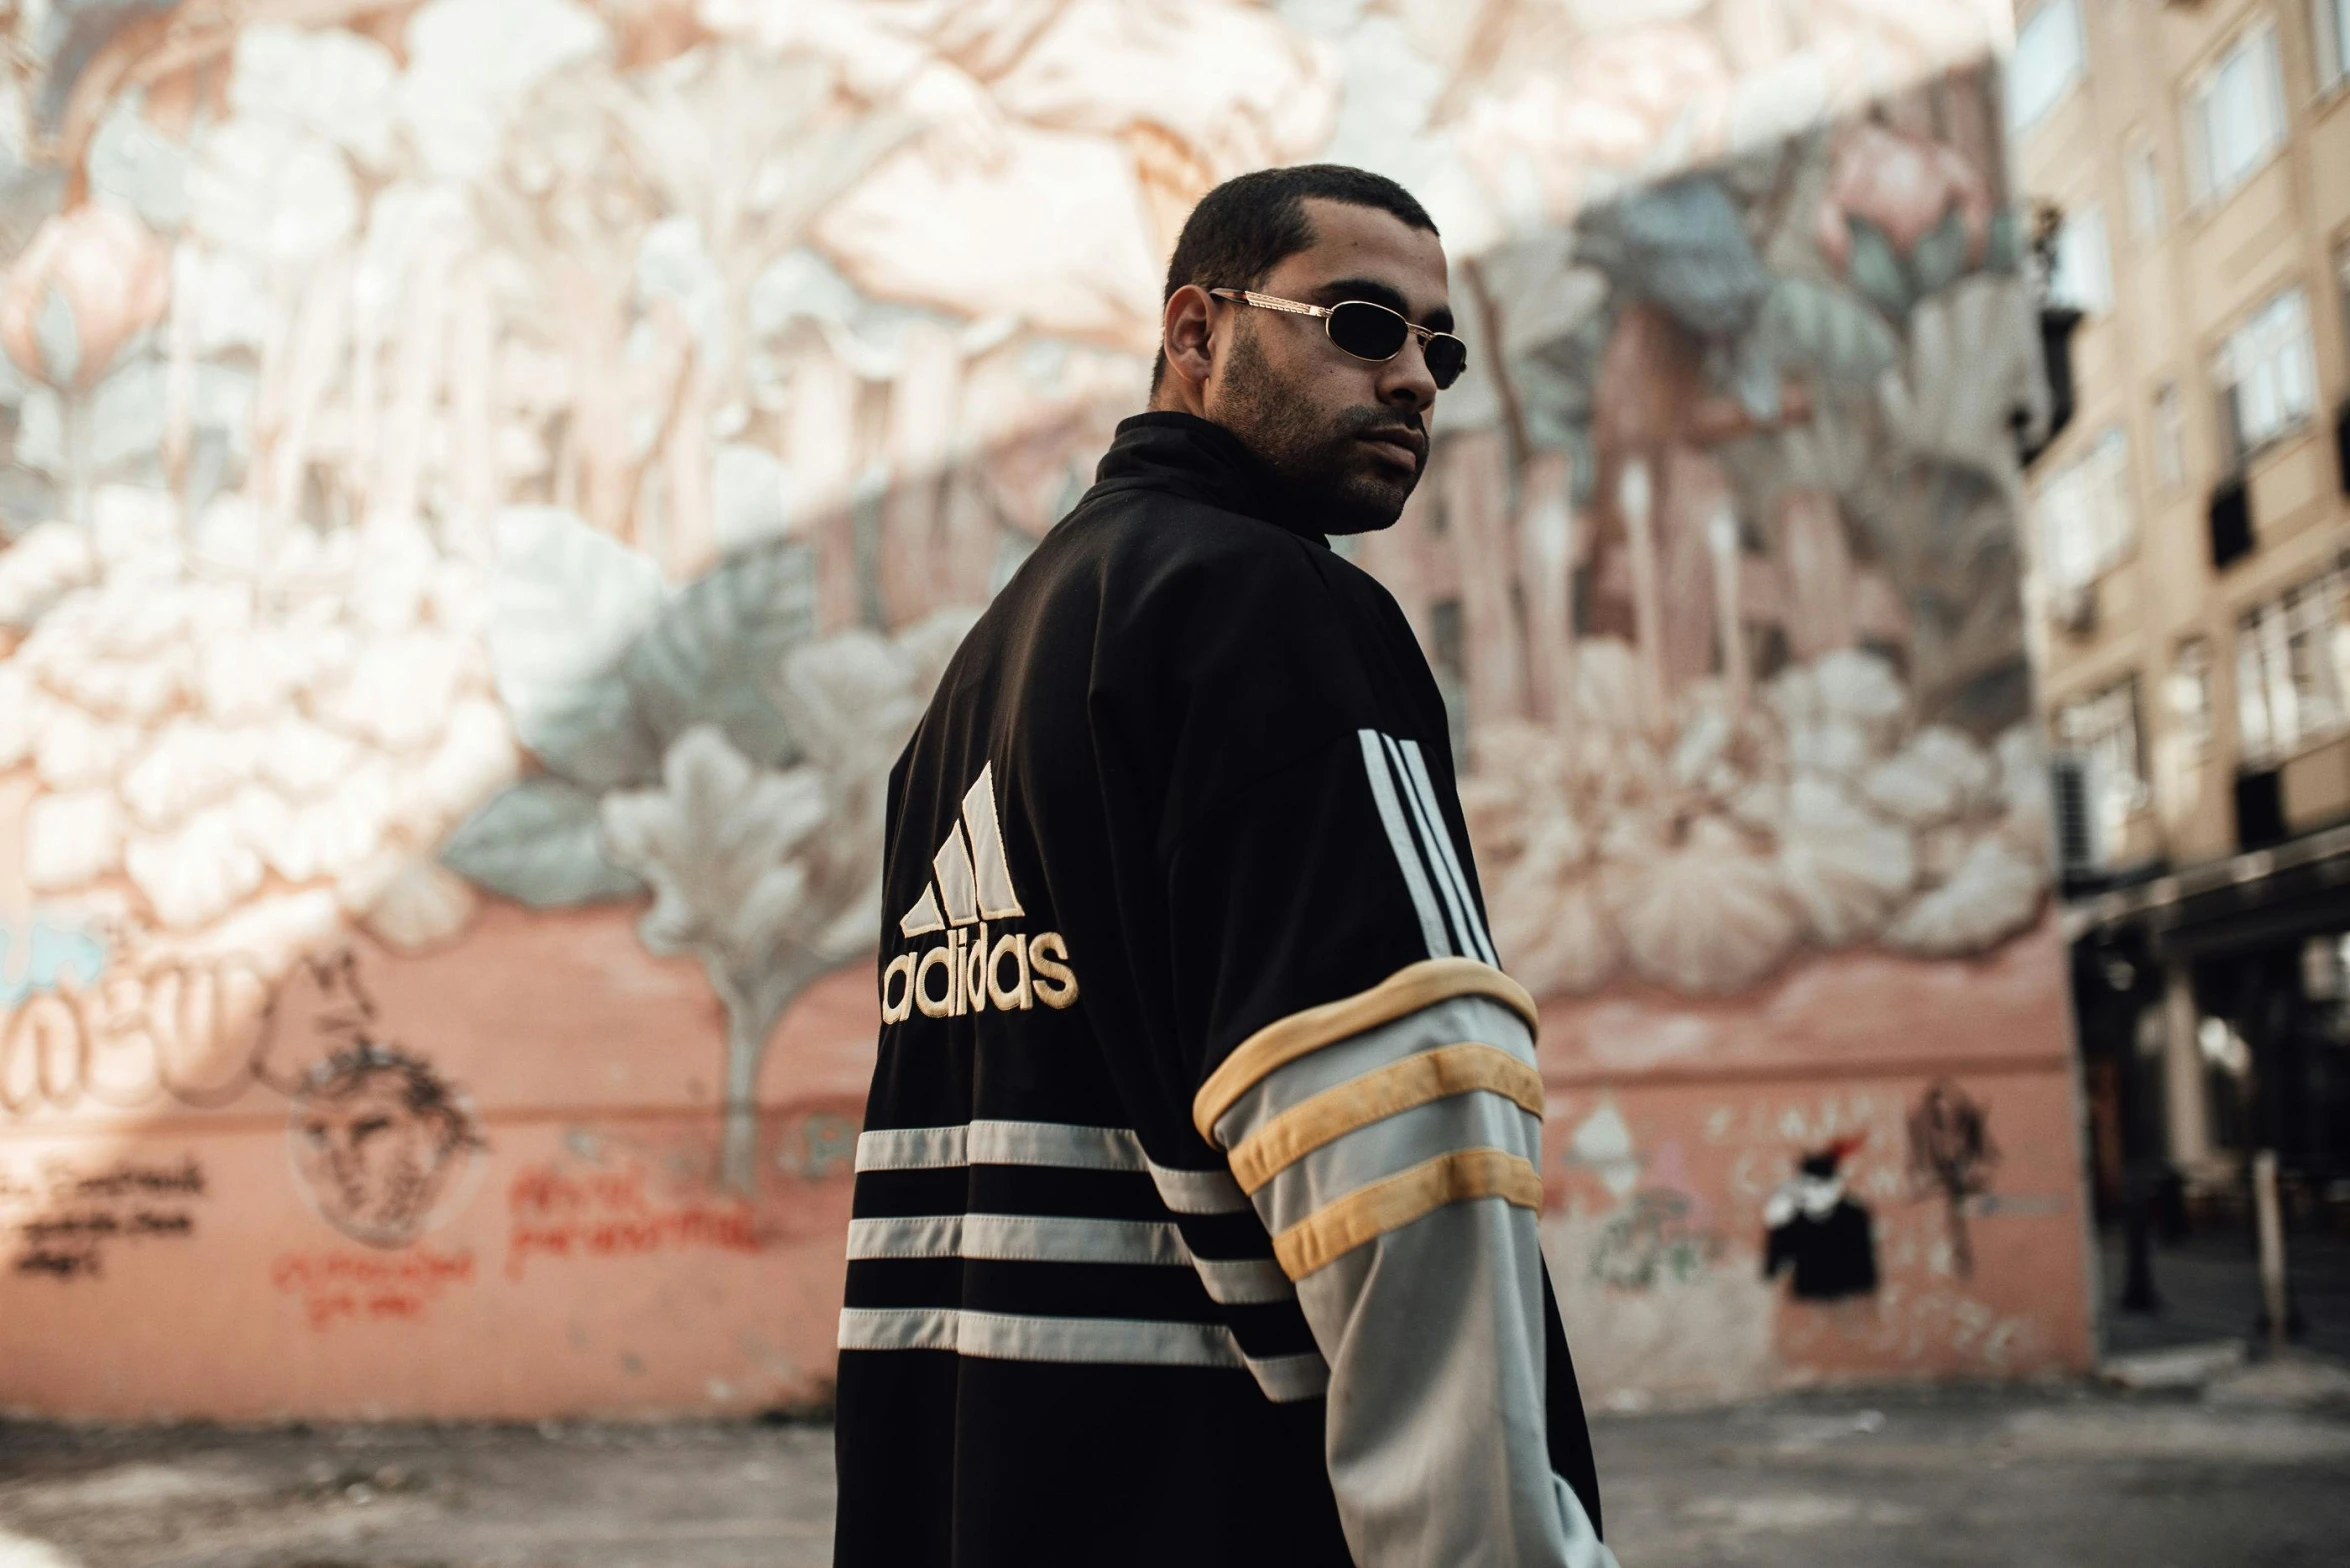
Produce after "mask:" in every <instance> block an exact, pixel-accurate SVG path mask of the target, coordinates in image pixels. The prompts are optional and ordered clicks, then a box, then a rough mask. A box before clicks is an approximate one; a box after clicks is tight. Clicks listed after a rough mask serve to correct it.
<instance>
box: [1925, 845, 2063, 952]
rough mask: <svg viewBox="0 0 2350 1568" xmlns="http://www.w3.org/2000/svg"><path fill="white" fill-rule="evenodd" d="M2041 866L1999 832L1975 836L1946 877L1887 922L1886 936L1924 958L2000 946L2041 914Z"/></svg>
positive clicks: (2044, 888)
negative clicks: (1956, 868) (1943, 881)
mask: <svg viewBox="0 0 2350 1568" xmlns="http://www.w3.org/2000/svg"><path fill="white" fill-rule="evenodd" d="M2047 887H2048V880H2047V876H2046V874H2045V872H2043V870H2042V869H2041V868H2040V867H2039V866H2037V865H2035V864H2033V863H2032V860H2031V858H2030V857H2029V856H2027V855H2026V854H2025V853H2024V852H2023V851H2021V850H2019V849H2017V848H2016V847H2015V846H2014V845H2012V844H2010V843H2009V842H2008V841H2007V840H2006V839H2004V838H2002V837H2000V836H1999V835H1997V834H1992V835H1988V836H1986V837H1984V838H1981V839H1978V840H1976V841H1975V845H1974V847H1973V848H1972V849H1971V850H1969V851H1968V852H1967V857H1966V859H1965V860H1963V861H1961V862H1960V863H1959V867H1958V870H1957V872H1956V873H1955V874H1953V875H1952V876H1951V878H1950V880H1949V881H1947V882H1945V883H1943V884H1942V885H1941V886H1940V887H1938V888H1934V889H1932V890H1931V891H1929V892H1926V893H1922V894H1920V895H1919V896H1918V897H1917V899H1916V900H1915V901H1913V902H1912V903H1911V904H1910V906H1909V907H1908V908H1906V909H1904V910H1903V911H1902V912H1901V913H1900V915H1899V916H1897V917H1896V918H1895V919H1894V921H1893V923H1892V925H1890V926H1889V927H1887V928H1886V931H1885V940H1886V941H1888V942H1890V943H1891V944H1892V945H1893V946H1895V947H1897V948H1900V949H1901V950H1902V951H1903V952H1906V953H1914V954H1917V955H1918V956H1920V957H1924V958H1954V957H1960V956H1963V955H1966V954H1969V953H1981V952H1985V951H1988V950H1989V949H1991V948H1993V947H1996V946H1998V945H1999V944H2000V943H2001V942H2004V941H2006V940H2007V939H2008V938H2009V937H2011V936H2014V935H2015V934H2016V933H2017V932H2019V931H2022V930H2023V929H2024V928H2025V927H2027V926H2029V925H2030V924H2031V923H2032V921H2033V920H2034V919H2036V918H2037V917H2038V916H2039V913H2040V905H2041V902H2042V899H2043V896H2044V895H2045V893H2046V891H2047Z"/></svg>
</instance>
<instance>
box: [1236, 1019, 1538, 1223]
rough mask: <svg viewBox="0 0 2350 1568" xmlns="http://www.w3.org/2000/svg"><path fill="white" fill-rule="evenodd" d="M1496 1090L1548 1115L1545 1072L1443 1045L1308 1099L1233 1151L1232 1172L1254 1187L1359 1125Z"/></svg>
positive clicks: (1488, 1051) (1497, 1051)
mask: <svg viewBox="0 0 2350 1568" xmlns="http://www.w3.org/2000/svg"><path fill="white" fill-rule="evenodd" d="M1481 1089H1489V1090H1492V1091H1493V1092H1494V1093H1496V1094H1504V1095H1507V1096H1509V1098H1511V1099H1512V1100H1515V1101H1516V1102H1517V1103H1518V1104H1519V1105H1521V1106H1523V1107H1524V1108H1525V1109H1527V1110H1529V1111H1531V1112H1533V1113H1534V1114H1535V1115H1536V1116H1540V1115H1541V1114H1542V1075H1541V1074H1540V1073H1538V1072H1536V1071H1535V1070H1534V1069H1533V1068H1531V1067H1528V1066H1527V1065H1526V1064H1525V1063H1524V1062H1521V1061H1519V1060H1518V1059H1517V1058H1516V1057H1514V1056H1512V1055H1510V1053H1509V1052H1507V1051H1505V1050H1503V1049H1502V1048H1501V1047H1500V1046H1497V1045H1486V1044H1483V1043H1482V1042H1478V1041H1463V1042H1462V1043H1460V1044H1458V1045H1447V1046H1440V1047H1438V1048H1437V1049H1436V1050H1433V1051H1424V1052H1422V1053H1420V1054H1419V1055H1417V1056H1407V1057H1405V1058H1404V1059H1403V1060H1402V1061H1400V1062H1390V1063H1388V1064H1387V1065H1386V1066H1385V1067H1382V1068H1379V1069H1378V1070H1377V1071H1375V1072H1368V1073H1365V1074H1363V1075H1362V1076H1361V1077H1360V1078H1352V1079H1349V1080H1348V1081H1346V1082H1345V1083H1342V1084H1338V1085H1335V1086H1333V1087H1331V1088H1328V1089H1325V1090H1323V1091H1322V1092H1321V1093H1320V1094H1317V1095H1313V1096H1311V1097H1310V1098H1308V1099H1305V1100H1301V1101H1299V1102H1298V1103H1297V1104H1295V1105H1293V1106H1291V1107H1290V1108H1289V1109H1288V1110H1286V1111H1283V1112H1282V1113H1281V1114H1280V1115H1278V1116H1276V1117H1274V1118H1273V1119H1272V1120H1271V1121H1269V1122H1267V1123H1265V1125H1264V1126H1263V1127H1261V1128H1259V1129H1257V1132H1256V1134H1255V1136H1253V1137H1251V1138H1249V1139H1248V1140H1247V1141H1245V1142H1244V1143H1242V1144H1241V1146H1240V1147H1239V1148H1237V1149H1234V1150H1233V1151H1232V1174H1233V1176H1234V1177H1235V1178H1237V1179H1238V1181H1239V1182H1240V1187H1241V1190H1242V1191H1243V1192H1254V1191H1256V1190H1257V1189H1258V1188H1259V1187H1262V1186H1263V1185H1264V1184H1265V1183H1267V1182H1269V1181H1271V1180H1272V1179H1273V1178H1274V1177H1275V1176H1276V1175H1278V1174H1279V1173H1280V1172H1281V1171H1283V1170H1286V1169H1287V1168H1288V1167H1289V1166H1291V1165H1292V1164H1294V1163H1296V1162H1297V1161H1298V1160H1301V1159H1303V1158H1305V1157H1306V1156H1307V1155H1309V1154H1311V1153H1313V1152H1314V1151H1315V1150H1316V1149H1319V1148H1321V1147H1322V1146H1323V1145H1324V1144H1328V1143H1334V1142H1336V1141H1337V1140H1338V1139H1340V1138H1343V1137H1345V1136H1346V1135H1347V1134H1348V1133H1350V1132H1353V1131H1354V1130H1355V1129H1356V1128H1358V1127H1367V1126H1369V1125H1370V1124H1371V1123H1373V1122H1375V1121H1380V1120H1383V1119H1384V1118H1386V1117H1389V1116H1393V1115H1396V1114H1397V1113H1398V1112H1402V1111H1408V1110H1410V1109H1412V1108H1413V1107H1414V1106H1418V1105H1426V1104H1427V1103H1428V1102H1429V1101H1431V1100H1442V1099H1447V1098H1449V1097H1451V1096H1453V1095H1456V1094H1473V1093H1475V1092H1477V1091H1478V1090H1481Z"/></svg>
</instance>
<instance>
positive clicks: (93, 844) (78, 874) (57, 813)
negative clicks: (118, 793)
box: [24, 789, 122, 893]
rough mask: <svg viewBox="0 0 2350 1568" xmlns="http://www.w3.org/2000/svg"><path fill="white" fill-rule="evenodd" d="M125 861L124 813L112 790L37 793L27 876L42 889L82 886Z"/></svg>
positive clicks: (28, 812) (29, 817) (27, 831)
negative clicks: (123, 854) (123, 838)
mask: <svg viewBox="0 0 2350 1568" xmlns="http://www.w3.org/2000/svg"><path fill="white" fill-rule="evenodd" d="M121 864H122V813H121V810H120V809H119V808H118V807H117V806H116V805H115V802H114V794H113V792H112V791H111V790H105V789H86V790H75V791H73V792H71V793H69V794H62V795H37V796H35V797H34V798H33V802H32V804H31V805H30V806H28V807H27V808H26V809H25V820H24V878H25V883H26V885H27V886H29V887H30V888H31V889H32V890H33V891H34V892H36V893H53V892H59V891H62V890H64V889H67V888H78V887H80V886H82V885H83V884H84V883H87V882H93V881H96V880H97V879H98V878H99V877H102V876H105V875H106V874H107V873H108V872H110V871H112V870H114V869H115V868H116V867H117V866H119V865H121Z"/></svg>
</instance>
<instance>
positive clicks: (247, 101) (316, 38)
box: [228, 23, 400, 168]
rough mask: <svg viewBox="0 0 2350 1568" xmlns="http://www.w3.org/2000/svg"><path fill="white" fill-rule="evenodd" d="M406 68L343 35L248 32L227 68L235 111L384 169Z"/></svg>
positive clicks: (257, 28) (277, 29) (376, 47)
mask: <svg viewBox="0 0 2350 1568" xmlns="http://www.w3.org/2000/svg"><path fill="white" fill-rule="evenodd" d="M399 72H400V68H399V65H398V63H397V62H396V61H394V60H393V59H392V55H391V51H390V50H388V49H386V48H384V46H383V45H381V44H379V43H376V42H374V41H373V40H372V39H366V38H361V37H360V36H358V35H357V34H355V33H349V32H345V31H343V30H342V29H340V28H332V27H326V28H306V27H286V26H280V25H272V24H267V23H263V24H258V25H251V26H247V27H246V28H245V29H244V30H243V31H241V32H240V33H238V35H237V49H236V55H235V57H234V60H233V62H232V63H231V65H230V67H229V83H228V101H229V107H230V109H231V110H232V111H234V112H235V113H236V114H237V115H238V116H239V117H240V118H247V119H255V120H274V121H277V122H279V123H281V124H284V125H287V126H292V127H296V128H298V129H300V130H303V131H306V132H308V133H310V134H311V135H314V136H317V137H321V138H323V139H325V140H328V141H332V142H336V143H338V144H340V145H341V146H342V148H343V149H344V150H345V151H346V152H348V153H350V154H351V156H353V157H354V158H357V159H358V160H359V161H360V162H361V163H363V164H367V165H369V166H371V167H375V168H381V167H382V166H383V165H384V164H386V163H388V162H389V161H390V159H391V154H392V105H393V96H394V92H393V90H394V86H395V83H396V81H397V79H398V77H399Z"/></svg>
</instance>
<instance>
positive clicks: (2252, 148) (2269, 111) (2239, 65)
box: [2186, 22, 2285, 201]
mask: <svg viewBox="0 0 2350 1568" xmlns="http://www.w3.org/2000/svg"><path fill="white" fill-rule="evenodd" d="M2186 132H2187V173H2188V178H2189V183H2190V185H2191V186H2192V188H2193V191H2194V196H2195V199H2196V200H2197V201H2216V200H2218V199H2219V198H2220V197H2222V196H2225V195H2227V194H2228V193H2229V192H2230V191H2232V190H2234V189H2235V188H2236V187H2237V186H2239V185H2241V184H2243V183H2244V181H2245V179H2246V178H2247V177H2249V176H2250V175H2251V173H2252V171H2253V170H2255V169H2257V168H2259V167H2260V165H2261V164H2262V163H2263V162H2265V161H2266V160H2267V158H2268V155H2269V153H2270V152H2271V151H2272V150H2273V149H2274V148H2275V147H2276V146H2277V144H2278V143H2279V142H2281V141H2283V140H2284V137H2285V90H2284V85H2283V82H2282V80H2281V79H2280V78H2279V77H2278V75H2277V32H2276V28H2275V27H2274V26H2272V25H2270V24H2269V23H2266V22H2263V23H2262V24H2261V25H2260V26H2258V27H2256V28H2254V29H2252V31H2250V32H2248V33H2246V34H2245V35H2244V36H2243V37H2242V38H2239V39H2238V40H2236V42H2235V44H2234V45H2233V46H2232V47H2231V48H2230V49H2229V50H2228V52H2227V53H2226V54H2223V55H2221V56H2220V57H2219V60H2218V63H2216V64H2214V65H2213V66H2212V68H2211V69H2210V70H2208V71H2206V72H2204V73H2203V75H2202V76H2201V77H2200V78H2198V79H2197V81H2196V82H2195V85H2194V86H2193V87H2192V88H2190V89H2189V90H2188V93H2187V125H2186Z"/></svg>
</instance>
